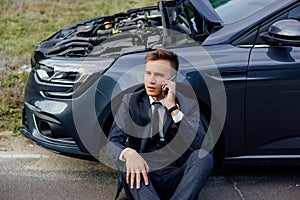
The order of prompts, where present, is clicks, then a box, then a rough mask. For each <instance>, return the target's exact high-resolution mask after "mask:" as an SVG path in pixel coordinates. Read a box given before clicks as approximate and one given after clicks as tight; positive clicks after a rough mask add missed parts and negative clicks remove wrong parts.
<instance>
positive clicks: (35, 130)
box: [21, 104, 97, 161]
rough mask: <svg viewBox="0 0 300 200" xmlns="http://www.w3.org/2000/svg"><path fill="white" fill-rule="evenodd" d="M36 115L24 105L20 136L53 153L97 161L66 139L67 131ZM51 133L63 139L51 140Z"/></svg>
mask: <svg viewBox="0 0 300 200" xmlns="http://www.w3.org/2000/svg"><path fill="white" fill-rule="evenodd" d="M36 114H37V113H35V111H33V110H31V109H30V108H28V106H27V105H26V104H25V106H24V109H23V124H24V128H23V129H22V130H21V134H22V135H24V136H25V137H27V138H28V139H30V140H31V141H32V142H34V143H36V144H37V145H39V146H41V147H43V148H45V149H47V150H49V151H52V152H54V153H58V154H62V155H65V156H70V157H75V158H80V159H85V160H93V161H96V160H97V159H96V158H95V156H92V155H91V154H90V153H89V152H84V151H82V150H81V149H80V148H79V146H78V145H77V143H76V142H75V140H74V139H73V138H72V137H71V136H69V137H67V134H68V131H66V132H63V131H64V128H63V127H62V126H60V125H59V124H55V123H53V122H52V120H51V119H50V118H49V117H48V118H47V116H46V115H43V114H40V115H39V116H37V115H36ZM51 132H52V133H54V134H57V135H59V134H60V133H64V137H57V138H53V137H55V136H54V134H52V135H51Z"/></svg>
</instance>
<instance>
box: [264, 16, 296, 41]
mask: <svg viewBox="0 0 300 200" xmlns="http://www.w3.org/2000/svg"><path fill="white" fill-rule="evenodd" d="M260 37H261V38H262V39H263V40H264V41H266V42H268V43H270V44H272V45H279V46H300V21H298V20H296V19H284V20H279V21H277V22H275V23H274V24H272V25H271V26H270V27H269V30H268V32H264V33H262V34H261V35H260Z"/></svg>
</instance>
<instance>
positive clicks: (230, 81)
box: [21, 0, 300, 165]
mask: <svg viewBox="0 0 300 200" xmlns="http://www.w3.org/2000/svg"><path fill="white" fill-rule="evenodd" d="M211 2H213V3H211ZM299 20H300V1H299V0H284V1H282V0H223V1H221V0H220V1H208V0H177V1H161V2H158V4H157V6H153V7H145V8H138V9H133V10H128V11H127V12H124V13H118V14H115V15H112V16H104V17H97V18H94V19H89V20H86V21H83V22H79V23H76V24H74V25H72V26H70V27H67V28H65V29H62V30H60V31H59V32H57V33H55V34H54V35H53V36H51V37H50V38H49V39H47V40H45V41H43V42H42V43H41V44H39V45H38V47H37V48H36V49H35V51H34V54H33V56H32V61H31V62H32V70H31V72H30V75H29V79H28V81H27V86H26V91H25V103H24V110H23V124H24V129H23V130H22V131H21V132H22V134H23V135H25V136H26V137H28V138H29V139H31V140H32V141H34V142H36V143H37V144H39V145H41V146H43V147H45V148H47V149H49V150H51V151H54V152H57V153H61V154H63V155H67V156H73V157H78V158H83V159H96V158H98V157H99V149H101V147H102V146H103V145H105V143H106V138H107V135H108V133H109V129H110V125H111V123H112V121H113V118H114V113H115V111H116V110H117V109H118V105H119V103H120V99H121V98H122V96H123V95H124V94H125V93H128V92H132V91H134V90H137V89H139V88H140V87H142V84H143V70H144V65H145V60H144V57H145V55H146V54H147V53H148V52H149V51H151V50H153V49H156V48H161V47H162V48H166V49H169V50H172V51H174V52H175V53H177V54H178V56H179V58H180V71H179V76H178V79H177V84H178V90H179V91H182V92H183V93H184V94H185V95H190V96H191V97H194V98H197V100H198V102H199V105H200V107H201V111H202V121H203V123H204V124H205V126H206V130H207V137H206V139H205V145H206V148H209V150H211V149H213V148H214V154H215V155H216V156H215V157H216V158H220V159H221V160H222V161H223V163H224V164H226V165H250V164H266V165H269V164H299V163H300V162H299V161H300V124H298V123H299V121H298V120H299V117H300V106H299V102H300V21H299Z"/></svg>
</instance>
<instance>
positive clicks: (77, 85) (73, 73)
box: [33, 58, 115, 98]
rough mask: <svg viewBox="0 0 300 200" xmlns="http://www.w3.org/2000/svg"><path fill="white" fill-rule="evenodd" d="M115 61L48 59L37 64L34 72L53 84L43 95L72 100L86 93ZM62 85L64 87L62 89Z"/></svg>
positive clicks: (42, 80) (42, 79) (100, 59)
mask: <svg viewBox="0 0 300 200" xmlns="http://www.w3.org/2000/svg"><path fill="white" fill-rule="evenodd" d="M114 60H115V59H112V58H85V59H74V58H72V60H68V59H47V60H42V61H40V62H39V64H35V66H34V67H33V70H34V71H35V72H36V75H37V77H38V79H39V80H40V81H41V82H45V83H51V84H52V85H51V87H47V89H45V90H42V91H40V92H41V93H42V94H43V95H45V96H49V97H61V98H71V97H76V96H78V95H81V94H82V93H83V92H84V91H86V89H87V88H88V87H89V86H90V84H93V83H94V82H95V81H96V80H97V79H98V78H99V77H100V76H101V75H102V74H103V72H104V71H105V70H106V69H108V68H109V67H110V66H111V64H112V63H113V62H114ZM56 84H57V87H56ZM62 85H63V86H64V87H61V86H62Z"/></svg>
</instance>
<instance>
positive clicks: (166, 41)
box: [36, 1, 195, 58]
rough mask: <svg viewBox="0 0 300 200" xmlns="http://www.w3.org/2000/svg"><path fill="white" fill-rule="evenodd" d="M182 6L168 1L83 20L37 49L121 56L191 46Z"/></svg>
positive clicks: (43, 52) (53, 53) (55, 53)
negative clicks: (180, 17) (181, 18)
mask: <svg viewBox="0 0 300 200" xmlns="http://www.w3.org/2000/svg"><path fill="white" fill-rule="evenodd" d="M178 8H180V7H178V5H177V4H176V2H175V1H165V2H159V3H158V6H152V7H145V8H138V9H133V10H128V11H127V12H124V13H118V14H115V15H112V16H104V17H98V18H94V19H90V20H86V21H83V22H79V23H76V24H74V25H72V26H70V27H67V28H65V29H62V30H61V31H59V32H57V33H56V34H54V35H53V36H51V37H50V38H49V39H47V40H45V41H43V42H42V43H41V44H40V45H39V46H38V47H37V49H36V52H39V54H40V55H42V56H41V57H44V58H49V57H53V56H59V57H86V56H103V57H107V56H109V57H118V56H120V55H123V54H126V53H130V52H138V51H145V50H151V49H154V48H158V47H172V46H185V45H191V44H192V43H195V41H194V40H193V39H192V38H191V37H190V36H191V31H190V30H189V29H187V27H186V25H184V23H183V25H182V23H179V20H177V16H179V15H178ZM185 24H187V22H185ZM184 26H185V27H184Z"/></svg>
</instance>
